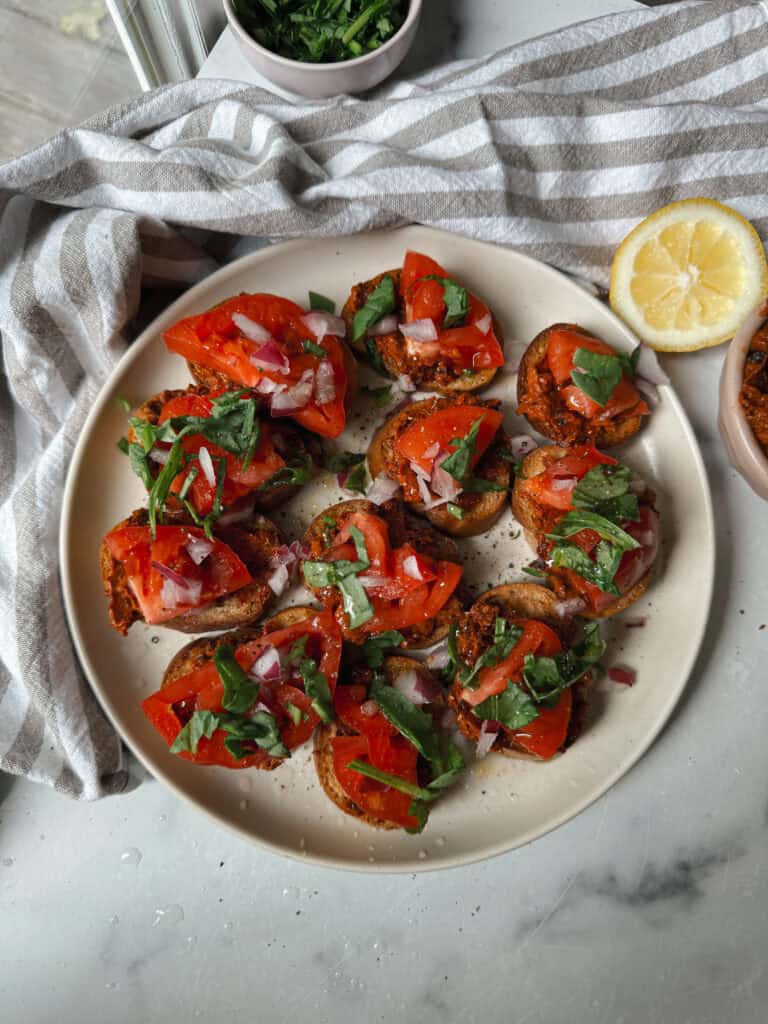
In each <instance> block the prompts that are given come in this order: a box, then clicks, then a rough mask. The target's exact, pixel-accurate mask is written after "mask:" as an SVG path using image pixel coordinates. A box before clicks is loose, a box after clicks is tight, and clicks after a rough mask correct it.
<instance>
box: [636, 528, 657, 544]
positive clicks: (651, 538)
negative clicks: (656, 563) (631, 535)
mask: <svg viewBox="0 0 768 1024" xmlns="http://www.w3.org/2000/svg"><path fill="white" fill-rule="evenodd" d="M635 540H636V541H638V542H639V543H640V544H641V545H642V546H643V547H644V548H649V547H651V546H652V545H655V543H656V534H655V533H654V532H653V530H643V532H642V533H639V534H637V536H635Z"/></svg>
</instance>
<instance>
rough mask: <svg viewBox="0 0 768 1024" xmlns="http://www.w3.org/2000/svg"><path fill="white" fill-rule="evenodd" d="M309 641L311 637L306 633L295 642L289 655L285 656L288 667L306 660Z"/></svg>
mask: <svg viewBox="0 0 768 1024" xmlns="http://www.w3.org/2000/svg"><path fill="white" fill-rule="evenodd" d="M308 639H309V636H308V635H307V634H306V633H305V634H304V636H300V637H299V639H298V640H294V642H293V643H292V644H291V647H290V650H289V651H288V654H287V655H286V656H285V662H286V664H287V665H293V664H294V662H297V661H301V660H302V658H306V656H307V640H308Z"/></svg>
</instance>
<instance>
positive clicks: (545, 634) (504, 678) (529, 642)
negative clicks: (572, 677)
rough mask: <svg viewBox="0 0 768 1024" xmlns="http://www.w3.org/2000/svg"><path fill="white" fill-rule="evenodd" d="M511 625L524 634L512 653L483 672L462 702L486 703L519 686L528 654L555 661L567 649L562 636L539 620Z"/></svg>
mask: <svg viewBox="0 0 768 1024" xmlns="http://www.w3.org/2000/svg"><path fill="white" fill-rule="evenodd" d="M510 624H511V625H514V626H519V627H520V629H522V631H523V633H522V636H521V637H520V639H519V640H518V641H517V643H516V644H515V646H514V648H513V649H512V652H511V653H510V654H509V656H508V657H506V658H505V659H504V660H503V661H500V662H499V664H498V665H494V666H493V667H492V668H484V669H481V670H480V673H479V675H478V677H477V682H478V686H477V689H476V690H469V689H464V690H462V691H461V699H462V700H463V701H466V703H467V704H469V705H470V707H476V706H477V705H478V704H482V702H483V701H484V700H486V698H488V697H493V696H495V695H496V694H497V693H503V692H504V690H506V688H507V683H508V682H513V683H519V682H520V680H521V679H522V673H523V663H524V661H525V656H526V654H538V655H542V656H545V657H549V658H551V657H552V656H553V655H554V654H558V653H559V652H560V651H562V649H563V645H562V643H561V642H560V637H559V636H558V635H557V633H556V632H555V631H554V630H553V629H551V628H550V627H549V626H547V625H546V624H545V623H543V622H539V621H538V620H537V619H512V620H511V623H510Z"/></svg>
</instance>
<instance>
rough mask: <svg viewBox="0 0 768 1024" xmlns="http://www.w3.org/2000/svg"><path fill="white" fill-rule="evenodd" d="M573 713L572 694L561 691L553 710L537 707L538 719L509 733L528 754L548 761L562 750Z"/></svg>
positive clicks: (542, 706) (541, 706) (544, 706)
mask: <svg viewBox="0 0 768 1024" xmlns="http://www.w3.org/2000/svg"><path fill="white" fill-rule="evenodd" d="M572 711H573V693H572V692H571V689H570V687H569V688H568V689H567V690H563V692H562V693H561V694H560V697H559V698H558V701H557V704H555V706H554V707H553V708H548V707H547V706H546V705H544V704H540V705H539V717H538V718H534V720H533V721H532V722H529V723H528V725H525V726H523V728H522V729H514V730H510V731H509V735H510V736H511V737H512V738H513V739H514V741H515V743H516V744H517V745H518V746H519V747H522V749H523V750H525V751H527V752H528V753H529V754H534V755H535V756H536V757H541V758H544V759H549V758H550V757H554V756H555V754H556V753H557V752H558V751H559V750H560V749H561V748H562V746H563V744H564V743H565V740H566V737H567V736H568V726H569V725H570V724H571V713H572Z"/></svg>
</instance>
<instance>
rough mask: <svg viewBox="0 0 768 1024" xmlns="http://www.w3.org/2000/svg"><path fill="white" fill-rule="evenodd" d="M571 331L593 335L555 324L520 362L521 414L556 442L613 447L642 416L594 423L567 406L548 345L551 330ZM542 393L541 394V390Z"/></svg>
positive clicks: (632, 431)
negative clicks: (549, 362)
mask: <svg viewBox="0 0 768 1024" xmlns="http://www.w3.org/2000/svg"><path fill="white" fill-rule="evenodd" d="M555 330H568V331H575V332H576V333H577V334H583V335H584V336H585V337H587V338H591V337H592V335H591V334H589V332H588V331H585V330H584V328H583V327H579V325H578V324H552V325H551V326H550V327H547V328H545V329H544V330H543V331H541V332H540V333H539V334H537V335H536V337H535V338H534V339H533V341H532V342H531V343H530V345H529V346H528V348H527V349H526V350H525V354H524V355H523V358H522V360H521V362H520V369H519V370H518V375H517V401H518V406H519V408H518V414H519V415H521V416H525V417H526V419H527V420H528V422H529V423H530V424H531V426H532V427H533V428H534V430H537V431H538V432H539V433H540V434H543V435H544V437H546V438H549V440H550V441H554V442H555V444H565V445H574V444H584V443H586V442H587V441H594V443H595V444H596V445H597V447H598V448H613V447H615V446H616V445H618V444H623V443H624V442H625V441H628V440H629V439H630V437H633V436H634V435H635V434H636V433H637V432H638V430H639V429H640V427H641V426H642V422H643V417H642V416H625V417H619V418H617V419H616V420H610V421H609V422H607V423H602V424H598V423H591V422H590V421H589V420H586V419H585V418H584V417H583V416H580V415H579V414H578V413H576V412H574V411H573V410H571V409H568V408H567V407H566V405H565V403H564V402H563V401H562V399H561V398H560V396H559V395H558V393H557V385H556V384H555V380H554V377H553V376H552V374H551V372H550V370H549V367H548V366H547V358H546V357H547V346H548V344H549V335H550V332H551V331H555ZM539 392H542V393H543V394H542V395H541V396H540V395H539V394H538V393H539Z"/></svg>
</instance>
